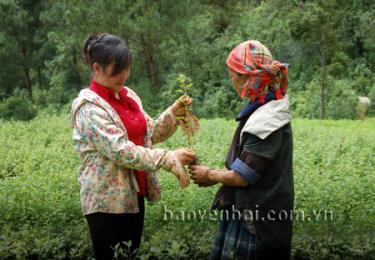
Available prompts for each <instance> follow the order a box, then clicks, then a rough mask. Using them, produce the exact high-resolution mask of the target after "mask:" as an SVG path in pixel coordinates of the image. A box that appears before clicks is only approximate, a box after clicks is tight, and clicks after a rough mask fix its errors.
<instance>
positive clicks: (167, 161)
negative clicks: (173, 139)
mask: <svg viewBox="0 0 375 260" xmlns="http://www.w3.org/2000/svg"><path fill="white" fill-rule="evenodd" d="M194 159H195V153H194V152H193V151H192V150H190V149H186V148H182V149H178V150H175V151H168V152H167V153H166V154H165V156H164V160H163V169H164V170H166V171H169V172H171V173H172V174H173V175H174V176H176V178H177V180H178V182H179V184H180V186H181V187H182V188H185V187H187V186H189V184H190V176H189V174H188V172H187V171H186V170H185V167H184V165H189V164H190V163H191V162H192V161H193V160H194Z"/></svg>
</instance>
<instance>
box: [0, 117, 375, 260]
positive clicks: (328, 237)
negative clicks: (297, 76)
mask: <svg viewBox="0 0 375 260" xmlns="http://www.w3.org/2000/svg"><path fill="white" fill-rule="evenodd" d="M201 125H202V127H201V131H200V132H199V133H198V135H197V137H196V142H195V144H194V149H195V150H196V152H197V155H198V158H199V160H200V161H201V162H202V164H206V165H209V166H211V167H213V168H223V167H224V158H225V155H226V152H227V148H228V147H229V144H230V140H231V137H232V135H233V132H234V130H235V127H236V124H235V122H234V121H233V120H231V121H227V120H224V119H215V120H202V122H201ZM359 125H360V127H359ZM293 129H294V178H295V210H298V211H301V210H303V212H304V216H305V219H304V220H302V219H299V220H295V222H294V236H293V249H292V253H293V257H295V258H297V259H342V258H347V259H353V258H355V259H370V258H371V257H372V256H373V254H374V247H375V240H374V236H373V223H374V221H375V219H374V209H375V204H374V200H373V198H374V197H375V188H374V182H373V179H374V174H375V170H374V169H375V158H374V156H373V154H374V151H375V146H374V144H375V119H373V118H370V119H367V120H365V121H364V122H360V121H354V120H339V121H333V120H306V119H298V120H294V121H293ZM70 138H71V130H70V129H69V127H68V124H67V115H61V116H38V117H37V118H35V119H34V120H31V121H30V122H27V123H25V122H7V121H5V122H4V121H3V122H1V125H0V142H1V143H2V146H0V158H2V159H1V160H0V258H1V259H14V258H19V259H29V258H34V259H38V258H39V259H51V258H54V259H55V258H60V259H61V258H62V259H71V258H74V259H88V258H91V257H92V256H93V251H92V247H91V241H90V236H89V231H88V226H87V224H86V221H85V219H84V218H83V216H82V213H81V209H80V205H79V183H78V181H77V173H78V167H79V164H80V160H79V159H78V157H77V155H76V154H75V153H74V151H73V148H72V145H71V140H70ZM183 145H184V138H183V137H182V133H181V132H180V131H178V132H177V133H176V134H175V135H174V136H173V137H172V138H171V139H168V140H167V141H166V142H164V143H162V144H158V147H165V148H168V149H176V148H178V147H181V146H183ZM158 176H159V179H160V182H161V186H162V198H161V201H160V202H158V203H156V204H148V205H147V207H146V218H145V230H144V236H143V242H142V245H141V249H140V256H139V257H140V258H141V259H149V258H156V259H187V258H191V259H207V257H208V255H209V253H210V250H211V245H212V242H213V239H214V236H215V232H216V229H217V225H218V220H217V219H212V220H211V219H209V218H208V217H207V215H206V217H205V218H204V219H202V220H201V219H200V218H199V217H198V218H196V219H187V217H186V218H185V219H184V220H183V219H182V217H181V216H182V215H181V211H184V212H185V213H189V212H192V211H195V212H198V211H199V210H201V211H204V210H205V211H206V214H208V212H209V207H210V204H211V202H212V199H213V197H214V195H215V193H216V191H217V189H218V187H210V188H199V187H197V186H195V185H191V186H189V187H188V188H187V189H184V190H182V189H180V188H179V187H178V184H177V181H176V180H175V178H174V177H173V176H172V175H171V174H170V173H167V172H164V171H160V172H159V173H158ZM165 207H167V208H165ZM166 209H167V210H171V211H172V212H173V214H174V217H173V218H172V217H169V218H166V217H165V216H166V212H167V211H166ZM324 210H327V211H328V213H329V212H330V211H332V214H333V218H332V219H327V221H326V220H325V219H324V216H325V215H324ZM314 211H318V212H320V211H322V212H321V216H320V218H319V219H318V218H317V216H316V212H314ZM185 216H187V215H185ZM329 216H330V215H329ZM314 217H315V218H314Z"/></svg>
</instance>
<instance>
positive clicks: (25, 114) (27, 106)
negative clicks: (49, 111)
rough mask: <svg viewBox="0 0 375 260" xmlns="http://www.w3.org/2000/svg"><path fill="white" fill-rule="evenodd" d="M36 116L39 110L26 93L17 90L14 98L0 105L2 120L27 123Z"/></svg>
mask: <svg viewBox="0 0 375 260" xmlns="http://www.w3.org/2000/svg"><path fill="white" fill-rule="evenodd" d="M36 115H37V110H36V108H35V107H34V105H33V103H32V102H31V101H30V100H29V99H28V98H27V94H26V93H25V92H24V91H19V90H16V91H15V92H14V95H13V96H11V97H9V98H7V99H5V100H4V101H3V102H1V103H0V118H3V119H15V120H22V121H27V120H30V119H32V118H34V117H35V116H36Z"/></svg>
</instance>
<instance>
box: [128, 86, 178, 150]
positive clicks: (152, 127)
mask: <svg viewBox="0 0 375 260" xmlns="http://www.w3.org/2000/svg"><path fill="white" fill-rule="evenodd" d="M127 90H128V91H129V93H130V95H131V96H132V98H134V100H135V101H136V102H137V103H138V105H139V106H140V108H141V109H142V111H143V113H144V115H145V117H146V120H147V128H148V130H147V131H149V132H150V134H149V135H150V136H151V139H152V143H153V144H156V143H159V142H162V141H164V140H166V139H168V138H169V137H171V136H172V135H173V134H174V133H175V132H176V130H177V126H178V121H177V119H176V117H175V115H174V114H173V113H172V107H169V108H167V109H166V110H165V111H164V112H163V113H162V114H161V115H160V116H159V118H158V119H157V120H153V119H152V118H151V117H150V116H149V115H148V114H147V113H146V112H145V111H144V109H143V106H142V101H141V99H140V98H139V97H138V95H137V94H136V93H135V92H134V91H133V90H132V89H130V88H127Z"/></svg>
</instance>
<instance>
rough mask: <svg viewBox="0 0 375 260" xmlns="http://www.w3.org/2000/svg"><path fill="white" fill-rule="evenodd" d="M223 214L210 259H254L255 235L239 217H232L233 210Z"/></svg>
mask: <svg viewBox="0 0 375 260" xmlns="http://www.w3.org/2000/svg"><path fill="white" fill-rule="evenodd" d="M228 211H229V214H228V216H229V218H227V217H226V216H227V214H223V216H224V217H223V218H222V219H221V221H220V225H219V229H218V231H217V234H216V238H215V241H214V244H213V248H212V251H211V255H210V259H211V260H216V259H221V260H225V259H254V258H255V235H254V234H252V233H250V232H249V231H247V229H246V228H245V227H244V226H243V225H242V224H241V220H239V219H238V217H237V218H236V217H234V218H232V212H233V211H232V210H228Z"/></svg>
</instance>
